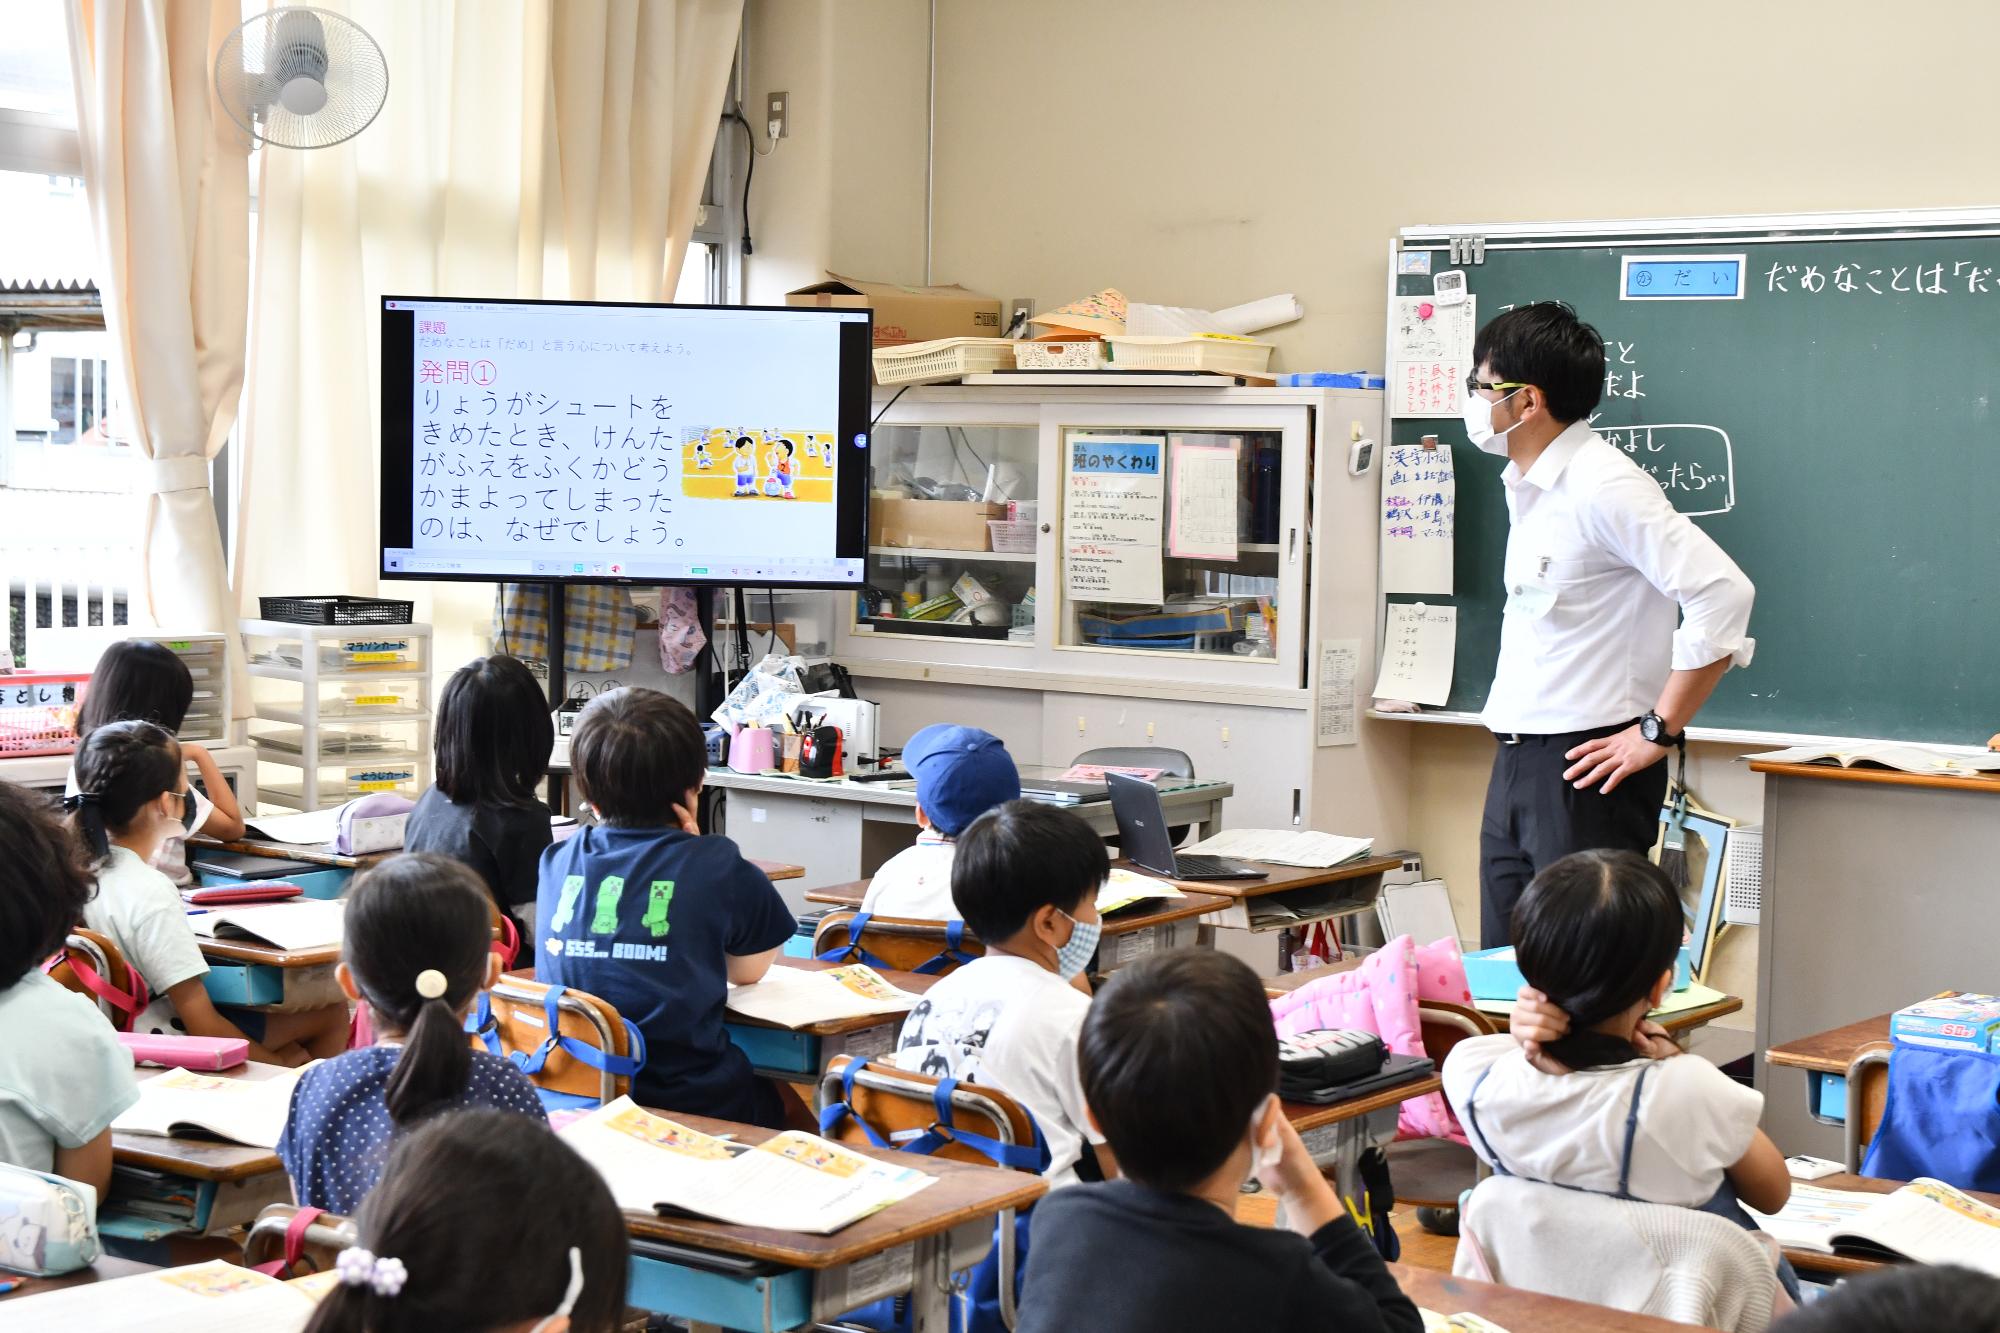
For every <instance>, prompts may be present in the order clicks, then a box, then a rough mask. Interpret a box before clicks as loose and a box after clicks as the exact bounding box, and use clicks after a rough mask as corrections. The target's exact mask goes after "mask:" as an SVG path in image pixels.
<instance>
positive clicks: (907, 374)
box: [875, 338, 1014, 384]
mask: <svg viewBox="0 0 2000 1333" xmlns="http://www.w3.org/2000/svg"><path fill="white" fill-rule="evenodd" d="M1013 364H1014V344H1013V342H1011V341H1010V340H1008V339H1006V338H939V339H936V340H934V341H932V342H925V343H911V344H909V345H908V346H907V347H878V348H876V349H875V382H876V383H877V384H941V383H943V382H944V381H946V380H956V379H963V378H964V377H965V376H967V375H976V374H981V373H983V372H986V371H993V370H1005V369H1007V368H1008V367H1009V366H1012V365H1013Z"/></svg>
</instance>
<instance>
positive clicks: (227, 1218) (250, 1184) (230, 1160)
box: [98, 1064, 291, 1242]
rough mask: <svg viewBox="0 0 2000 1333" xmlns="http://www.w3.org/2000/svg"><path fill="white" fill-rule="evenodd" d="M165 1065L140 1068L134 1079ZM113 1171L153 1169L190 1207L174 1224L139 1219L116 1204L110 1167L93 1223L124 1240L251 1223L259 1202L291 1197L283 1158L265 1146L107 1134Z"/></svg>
mask: <svg viewBox="0 0 2000 1333" xmlns="http://www.w3.org/2000/svg"><path fill="white" fill-rule="evenodd" d="M166 1072H167V1071H166V1070H163V1069H161V1070H155V1069H141V1070H139V1071H138V1073H139V1077H140V1080H141V1081H142V1082H143V1081H144V1080H145V1079H148V1078H156V1077H158V1076H159V1075H160V1074H163V1073H166ZM280 1072H282V1071H278V1070H275V1069H273V1068H272V1067H270V1066H268V1065H255V1064H251V1065H239V1066H238V1067H237V1068H235V1069H232V1070H229V1071H227V1072H225V1073H223V1074H221V1075H218V1077H221V1078H246V1079H265V1078H275V1077H277V1075H278V1074H279V1073H280ZM111 1157H112V1163H113V1165H114V1167H115V1168H123V1169H127V1170H130V1171H136V1172H147V1173H151V1174H152V1175H153V1176H155V1177H156V1178H158V1179H160V1180H161V1182H162V1185H163V1186H164V1187H165V1188H168V1189H171V1190H172V1191H173V1192H174V1193H176V1194H178V1195H184V1196H185V1197H186V1198H187V1199H188V1200H189V1201H190V1203H191V1207H192V1212H191V1214H190V1216H189V1217H188V1219H187V1220H186V1221H184V1222H182V1223H180V1224H175V1223H173V1222H168V1221H162V1220H159V1219H156V1218H150V1217H141V1216H139V1215H137V1214H135V1213H132V1212H129V1211H126V1210H123V1209H121V1208H120V1207H119V1196H120V1190H119V1180H118V1175H117V1173H116V1171H114V1173H113V1175H112V1180H111V1191H110V1196H109V1197H108V1198H107V1199H106V1200H105V1205H104V1207H103V1208H102V1209H101V1210H100V1211H99V1215H98V1228H99V1230H101V1231H102V1232H103V1233H104V1234H105V1235H106V1236H116V1237H120V1238H123V1239H125V1240H128V1241H141V1242H150V1241H160V1240H165V1239H166V1238H168V1237H170V1236H176V1235H198V1236H217V1235H221V1234H222V1233H223V1232H226V1231H229V1230H230V1229H232V1228H234V1227H239V1226H245V1225H247V1224H249V1223H250V1222H252V1221H254V1220H255V1219H256V1217H257V1214H258V1213H260V1212H262V1211H263V1209H264V1207H265V1205H267V1204H273V1203H282V1202H284V1201H286V1200H287V1199H289V1198H291V1183H290V1181H289V1180H288V1179H287V1177H286V1175H285V1167H284V1163H282V1162H280V1161H279V1160H278V1154H277V1153H275V1152H273V1151H272V1150H271V1149H269V1148H252V1147H249V1146H247V1145H245V1144H241V1143H230V1142H227V1141H225V1140H222V1139H214V1138H203V1139H196V1138H170V1137H167V1136H165V1135H160V1134H128V1133H124V1132H120V1131H113V1133H112V1135H111Z"/></svg>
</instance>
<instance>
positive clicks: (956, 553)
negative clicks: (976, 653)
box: [855, 423, 1041, 645]
mask: <svg viewBox="0 0 2000 1333" xmlns="http://www.w3.org/2000/svg"><path fill="white" fill-rule="evenodd" d="M869 454H870V464H869V501H868V543H869V545H868V565H867V581H866V585H865V587H864V588H863V590H862V591H861V593H860V594H859V595H858V596H857V597H856V599H855V628H856V629H857V630H858V631H863V632H867V633H870V634H876V635H885V634H886V635H899V636H922V637H929V638H934V639H935V638H943V639H959V640H991V641H995V642H1002V643H1014V644H1026V645H1032V644H1033V642H1034V638H1035V564H1036V549H1037V540H1038V532H1039V526H1040V519H1039V516H1038V510H1037V501H1038V499H1039V489H1038V488H1039V486H1040V482H1041V477H1040V473H1041V468H1040V434H1039V432H1038V430H1037V428H1036V427H1034V426H994V425H972V424H964V425H958V424H949V423H938V424H895V423H884V424H881V425H878V426H877V427H876V428H875V430H874V432H873V434H872V436H871V441H870V449H869Z"/></svg>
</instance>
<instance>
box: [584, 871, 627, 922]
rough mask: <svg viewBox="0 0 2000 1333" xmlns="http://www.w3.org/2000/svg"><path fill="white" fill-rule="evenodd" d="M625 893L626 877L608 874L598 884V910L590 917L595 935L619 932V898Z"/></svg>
mask: <svg viewBox="0 0 2000 1333" xmlns="http://www.w3.org/2000/svg"><path fill="white" fill-rule="evenodd" d="M624 895H625V877H624V876H623V875H606V876H605V877H604V878H603V880H601V881H600V882H599V883H598V885H597V911H596V913H595V914H594V915H593V916H592V917H591V918H590V933H591V934H593V935H616V934H617V933H618V900H619V899H620V898H621V897H623V896H624Z"/></svg>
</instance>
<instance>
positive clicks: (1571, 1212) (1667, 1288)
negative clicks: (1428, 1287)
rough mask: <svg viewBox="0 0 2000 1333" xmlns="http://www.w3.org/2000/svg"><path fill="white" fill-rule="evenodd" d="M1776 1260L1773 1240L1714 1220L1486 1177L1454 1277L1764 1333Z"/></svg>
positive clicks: (1467, 1217)
mask: <svg viewBox="0 0 2000 1333" xmlns="http://www.w3.org/2000/svg"><path fill="white" fill-rule="evenodd" d="M1766 1239H1768V1237H1767V1238H1766ZM1777 1254H1778V1250H1777V1245H1776V1242H1775V1241H1773V1242H1771V1243H1770V1244H1769V1246H1768V1247H1767V1246H1766V1245H1765V1244H1763V1243H1760V1241H1759V1239H1758V1237H1757V1236H1756V1235H1753V1234H1752V1233H1751V1232H1750V1231H1748V1230H1746V1229H1745V1228H1743V1227H1740V1226H1738V1225H1737V1224H1736V1223H1734V1222H1731V1221H1729V1220H1728V1219H1727V1218H1724V1217H1720V1216H1718V1215H1716V1214H1714V1213H1704V1212H1701V1211H1699V1210H1697V1209H1694V1208H1680V1207H1675V1206H1673V1205H1671V1204H1661V1203H1641V1202H1640V1201H1638V1200H1636V1199H1617V1198H1613V1197H1611V1196H1610V1195H1608V1194H1592V1193H1588V1192H1586V1191H1583V1190H1573V1189H1565V1188H1563V1187H1562V1186H1560V1185H1547V1184H1543V1183H1541V1182H1540V1181H1533V1180H1523V1179H1521V1178H1520V1177H1518V1176H1493V1177H1491V1178H1489V1179H1487V1180H1484V1181H1481V1182H1480V1183H1479V1185H1478V1186H1477V1187H1476V1188H1474V1189H1473V1191H1472V1194H1471V1195H1470V1197H1469V1198H1468V1199H1467V1200H1466V1204H1465V1207H1464V1208H1463V1209H1461V1210H1460V1212H1459V1241H1458V1255H1457V1258H1456V1259H1455V1260H1454V1262H1453V1264H1452V1272H1453V1273H1454V1274H1456V1275H1457V1276H1459V1277H1472V1278H1478V1279H1480V1280H1482V1281H1486V1282H1498V1283H1501V1284H1503V1285H1505V1286H1509V1287H1519V1288H1522V1289H1523V1290H1526V1291H1538V1292H1541V1293H1543V1294H1544V1295H1548V1296H1561V1297H1565V1298H1567V1299H1569V1300H1576V1301H1589V1302H1591V1303H1592V1304H1595V1305H1608V1306H1610V1307H1611V1308H1613V1309H1615V1310H1626V1311H1630V1312H1631V1313H1633V1314H1649V1315H1655V1316H1658V1317H1660V1318H1662V1319H1671V1320H1674V1321H1675V1322H1677V1323H1684V1324H1697V1325H1700V1326H1701V1327H1704V1328H1715V1329H1722V1330H1725V1331H1726V1333H1763V1330H1764V1329H1765V1328H1767V1327H1768V1326H1769V1325H1770V1322H1771V1318H1772V1314H1773V1311H1774V1309H1776V1308H1778V1306H1779V1291H1780V1289H1779V1287H1778V1280H1777V1272H1776V1268H1775V1262H1776V1258H1777Z"/></svg>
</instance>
